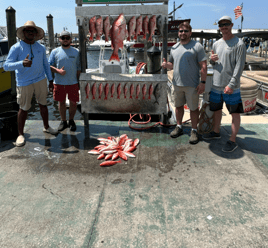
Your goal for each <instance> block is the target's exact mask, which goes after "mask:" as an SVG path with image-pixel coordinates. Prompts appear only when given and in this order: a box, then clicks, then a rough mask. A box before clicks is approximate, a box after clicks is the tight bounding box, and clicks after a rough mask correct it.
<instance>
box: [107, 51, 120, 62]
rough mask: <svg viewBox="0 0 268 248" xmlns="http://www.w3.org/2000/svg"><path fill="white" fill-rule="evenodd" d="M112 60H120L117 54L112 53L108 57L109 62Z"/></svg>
mask: <svg viewBox="0 0 268 248" xmlns="http://www.w3.org/2000/svg"><path fill="white" fill-rule="evenodd" d="M112 60H117V61H119V62H120V59H119V57H118V54H114V53H113V54H112V56H111V57H110V59H109V62H110V61H112Z"/></svg>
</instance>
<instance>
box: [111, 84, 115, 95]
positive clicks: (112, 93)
mask: <svg viewBox="0 0 268 248" xmlns="http://www.w3.org/2000/svg"><path fill="white" fill-rule="evenodd" d="M114 91H115V84H114V83H113V84H112V87H111V97H113V96H114Z"/></svg>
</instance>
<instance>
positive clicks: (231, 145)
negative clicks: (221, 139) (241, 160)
mask: <svg viewBox="0 0 268 248" xmlns="http://www.w3.org/2000/svg"><path fill="white" fill-rule="evenodd" d="M237 147H238V145H237V144H236V143H235V142H233V141H231V140H228V141H227V142H226V144H225V145H224V147H223V148H222V151H223V152H232V151H234V150H235V149H236V148H237Z"/></svg>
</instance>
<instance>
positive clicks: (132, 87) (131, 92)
mask: <svg viewBox="0 0 268 248" xmlns="http://www.w3.org/2000/svg"><path fill="white" fill-rule="evenodd" d="M133 93H134V85H133V84H131V86H130V97H129V98H130V99H132V95H133Z"/></svg>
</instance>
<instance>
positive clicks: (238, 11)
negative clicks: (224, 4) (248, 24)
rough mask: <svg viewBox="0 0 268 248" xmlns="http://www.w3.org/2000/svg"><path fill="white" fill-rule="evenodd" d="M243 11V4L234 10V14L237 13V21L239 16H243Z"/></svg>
mask: <svg viewBox="0 0 268 248" xmlns="http://www.w3.org/2000/svg"><path fill="white" fill-rule="evenodd" d="M242 9H243V3H242V4H241V5H239V6H237V7H236V8H235V9H234V13H235V19H237V18H238V17H239V16H242V15H243V14H242Z"/></svg>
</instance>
